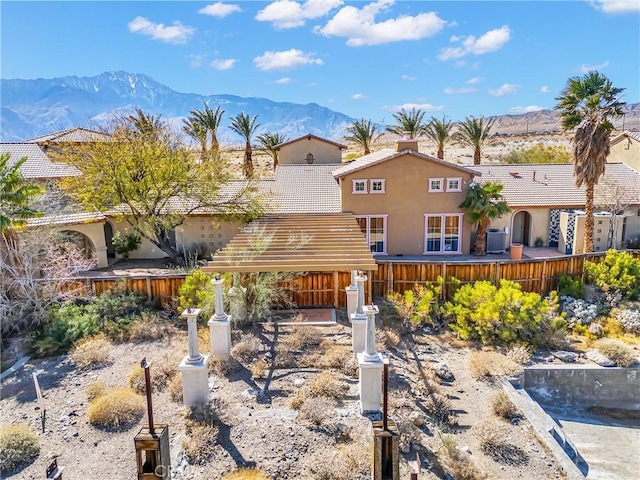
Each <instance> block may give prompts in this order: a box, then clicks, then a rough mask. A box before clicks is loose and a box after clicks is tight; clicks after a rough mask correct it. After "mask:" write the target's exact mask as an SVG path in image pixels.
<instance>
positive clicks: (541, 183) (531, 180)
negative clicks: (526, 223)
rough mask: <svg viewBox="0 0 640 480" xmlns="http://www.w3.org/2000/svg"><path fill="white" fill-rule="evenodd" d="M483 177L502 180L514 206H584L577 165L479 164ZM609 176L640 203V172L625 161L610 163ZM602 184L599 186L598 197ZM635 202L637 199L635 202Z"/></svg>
mask: <svg viewBox="0 0 640 480" xmlns="http://www.w3.org/2000/svg"><path fill="white" fill-rule="evenodd" d="M474 168H475V169H476V170H479V171H480V172H482V177H480V178H476V181H478V182H481V183H484V182H499V183H501V184H502V185H504V189H503V191H502V193H503V195H504V197H505V200H507V203H508V204H509V206H510V207H512V208H513V207H581V206H584V201H585V189H584V185H583V186H582V187H580V188H578V187H576V184H575V180H574V177H573V164H531V165H476V166H474ZM605 175H606V176H607V177H608V178H611V179H612V180H613V181H614V182H615V183H616V184H620V185H624V188H625V192H626V193H627V194H628V195H629V197H630V198H633V199H635V200H637V204H640V173H639V172H636V171H635V170H633V169H632V168H630V167H628V166H627V165H625V164H623V163H608V164H607V165H606V170H605ZM598 187H600V189H602V188H603V185H602V183H601V184H600V185H599V186H596V192H595V193H596V200H597V196H598ZM632 203H633V202H632Z"/></svg>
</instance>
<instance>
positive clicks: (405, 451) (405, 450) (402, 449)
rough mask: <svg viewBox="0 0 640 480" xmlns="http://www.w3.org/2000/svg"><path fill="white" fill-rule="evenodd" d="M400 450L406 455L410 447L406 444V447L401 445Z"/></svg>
mask: <svg viewBox="0 0 640 480" xmlns="http://www.w3.org/2000/svg"><path fill="white" fill-rule="evenodd" d="M400 450H401V451H402V453H404V454H405V455H406V454H407V453H409V452H410V451H411V445H409V444H408V443H407V444H406V445H403V446H402V448H401V449H400Z"/></svg>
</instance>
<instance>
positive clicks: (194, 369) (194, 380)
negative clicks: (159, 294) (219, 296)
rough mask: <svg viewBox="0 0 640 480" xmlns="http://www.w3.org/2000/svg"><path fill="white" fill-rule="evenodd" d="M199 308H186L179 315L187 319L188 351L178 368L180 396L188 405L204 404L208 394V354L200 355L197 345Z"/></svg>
mask: <svg viewBox="0 0 640 480" xmlns="http://www.w3.org/2000/svg"><path fill="white" fill-rule="evenodd" d="M199 314H200V309H199V308H187V309H186V310H185V311H184V312H182V315H181V317H185V318H186V319H187V327H188V339H189V353H188V354H187V355H186V356H185V357H184V358H183V359H182V362H180V365H179V366H178V370H180V372H181V373H182V397H183V401H184V404H185V405H186V406H188V407H192V406H196V405H204V404H205V403H206V402H207V398H208V396H209V372H208V368H207V366H208V364H209V355H202V354H201V353H200V348H199V347H198V326H197V324H196V319H197V318H198V315H199Z"/></svg>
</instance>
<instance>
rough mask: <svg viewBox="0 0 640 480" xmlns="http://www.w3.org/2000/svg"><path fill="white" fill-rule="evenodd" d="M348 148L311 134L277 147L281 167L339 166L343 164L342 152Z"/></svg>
mask: <svg viewBox="0 0 640 480" xmlns="http://www.w3.org/2000/svg"><path fill="white" fill-rule="evenodd" d="M346 148H347V147H346V145H341V144H339V143H336V142H332V141H331V140H327V139H326V138H322V137H317V136H315V135H312V134H310V133H309V134H307V135H303V136H302V137H298V138H295V139H293V140H289V141H287V142H284V143H281V144H280V145H276V146H275V150H276V151H277V152H278V164H279V165H291V164H307V165H319V164H327V163H332V164H335V163H338V164H339V163H342V150H345V149H346Z"/></svg>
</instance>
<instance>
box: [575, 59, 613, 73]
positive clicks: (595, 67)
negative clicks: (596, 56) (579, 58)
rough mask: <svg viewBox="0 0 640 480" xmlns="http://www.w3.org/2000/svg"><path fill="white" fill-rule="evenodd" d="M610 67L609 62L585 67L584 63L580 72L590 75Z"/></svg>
mask: <svg viewBox="0 0 640 480" xmlns="http://www.w3.org/2000/svg"><path fill="white" fill-rule="evenodd" d="M608 66H609V60H607V61H605V62H602V63H599V64H598V65H585V64H584V63H583V64H582V65H580V72H582V73H589V72H592V71H593V70H603V69H605V68H607V67H608Z"/></svg>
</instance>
